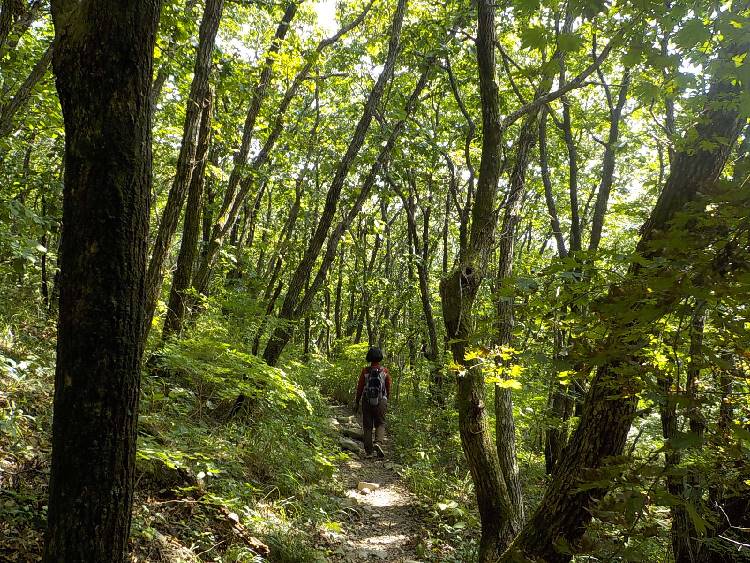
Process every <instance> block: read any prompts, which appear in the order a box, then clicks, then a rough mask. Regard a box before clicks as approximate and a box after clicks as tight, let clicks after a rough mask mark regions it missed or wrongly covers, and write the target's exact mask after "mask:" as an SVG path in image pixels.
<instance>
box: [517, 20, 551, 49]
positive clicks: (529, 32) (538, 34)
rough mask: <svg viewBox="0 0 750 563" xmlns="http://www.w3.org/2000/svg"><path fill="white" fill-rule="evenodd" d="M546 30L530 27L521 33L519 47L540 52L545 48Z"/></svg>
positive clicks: (534, 26)
mask: <svg viewBox="0 0 750 563" xmlns="http://www.w3.org/2000/svg"><path fill="white" fill-rule="evenodd" d="M547 39H548V38H547V30H546V29H545V28H543V27H540V26H536V25H531V26H529V27H526V28H524V29H523V31H521V46H522V47H525V48H527V49H537V50H540V51H541V50H542V49H543V48H544V47H546V46H547Z"/></svg>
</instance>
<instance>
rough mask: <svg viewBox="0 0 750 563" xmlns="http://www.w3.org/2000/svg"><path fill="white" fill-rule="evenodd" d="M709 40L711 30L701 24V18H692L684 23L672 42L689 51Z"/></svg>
mask: <svg viewBox="0 0 750 563" xmlns="http://www.w3.org/2000/svg"><path fill="white" fill-rule="evenodd" d="M710 38H711V30H710V29H709V28H708V26H707V25H706V24H705V23H703V20H702V19H701V18H693V19H691V20H688V21H687V22H685V24H684V25H683V26H682V28H681V29H680V30H679V31H678V32H677V33H675V35H674V42H675V43H676V44H677V45H678V46H679V47H682V48H683V49H690V48H692V47H695V46H696V45H701V44H703V43H705V42H706V41H708V40H709V39H710Z"/></svg>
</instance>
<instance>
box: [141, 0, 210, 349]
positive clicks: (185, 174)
mask: <svg viewBox="0 0 750 563" xmlns="http://www.w3.org/2000/svg"><path fill="white" fill-rule="evenodd" d="M223 9H224V0H207V1H206V5H205V8H204V11H203V19H202V21H201V26H200V34H199V39H198V49H197V53H196V57H195V65H194V68H193V81H192V83H191V84H190V94H189V95H188V100H187V107H186V109H185V123H184V126H183V134H182V145H181V146H180V154H179V156H178V157H177V169H176V172H175V178H174V182H173V183H172V187H171V189H170V190H169V195H168V196H167V203H166V205H165V206H164V212H163V214H162V218H161V221H160V223H159V230H158V231H157V233H156V240H155V241H154V247H153V250H152V252H151V260H150V261H149V263H148V270H147V271H146V317H145V319H144V324H143V339H144V340H146V338H147V337H148V333H149V330H150V328H151V319H152V317H153V316H154V311H155V310H156V302H157V300H158V298H159V293H161V287H162V283H163V281H164V271H163V268H164V262H165V261H166V259H167V255H168V254H169V247H170V245H171V244H172V237H174V234H175V231H176V230H177V224H178V223H179V220H180V213H181V212H182V207H183V204H184V203H185V198H186V196H187V192H188V188H189V187H190V184H191V179H192V177H193V174H194V171H195V167H196V151H197V150H198V134H199V130H200V124H201V114H202V113H203V106H204V101H205V99H206V96H207V95H208V92H209V85H208V82H209V76H210V74H211V55H212V53H213V50H214V43H215V42H216V33H217V31H218V30H219V22H220V21H221V15H222V12H223Z"/></svg>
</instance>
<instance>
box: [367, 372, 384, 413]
mask: <svg viewBox="0 0 750 563" xmlns="http://www.w3.org/2000/svg"><path fill="white" fill-rule="evenodd" d="M365 397H367V401H368V402H369V403H370V405H372V406H377V405H379V404H380V399H382V398H383V397H385V370H383V368H380V367H370V368H369V369H368V371H367V382H366V384H365Z"/></svg>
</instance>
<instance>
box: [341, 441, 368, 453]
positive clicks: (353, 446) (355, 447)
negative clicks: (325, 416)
mask: <svg viewBox="0 0 750 563" xmlns="http://www.w3.org/2000/svg"><path fill="white" fill-rule="evenodd" d="M339 446H341V449H344V450H348V451H350V452H354V453H355V454H358V453H360V452H361V451H362V446H360V445H359V444H358V443H357V442H355V441H354V440H351V439H349V438H339Z"/></svg>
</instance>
